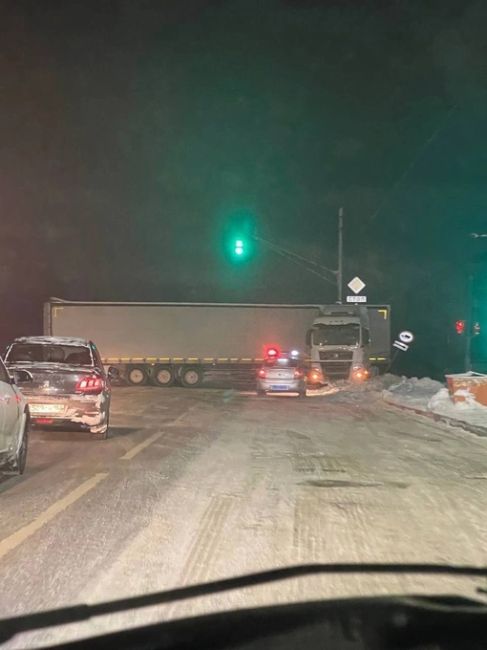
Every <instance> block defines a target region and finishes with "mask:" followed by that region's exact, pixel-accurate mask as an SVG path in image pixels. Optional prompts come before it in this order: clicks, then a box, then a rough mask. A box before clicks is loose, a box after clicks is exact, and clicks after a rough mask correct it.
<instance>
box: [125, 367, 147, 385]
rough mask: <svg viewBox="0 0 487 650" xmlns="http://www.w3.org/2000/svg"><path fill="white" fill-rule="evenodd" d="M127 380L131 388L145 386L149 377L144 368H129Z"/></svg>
mask: <svg viewBox="0 0 487 650" xmlns="http://www.w3.org/2000/svg"><path fill="white" fill-rule="evenodd" d="M127 379H128V382H129V384H132V386H145V385H146V384H147V382H148V380H149V377H148V375H147V370H146V368H145V367H144V366H131V367H130V368H129V371H128V372H127Z"/></svg>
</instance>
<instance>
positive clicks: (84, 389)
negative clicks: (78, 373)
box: [75, 375, 105, 395]
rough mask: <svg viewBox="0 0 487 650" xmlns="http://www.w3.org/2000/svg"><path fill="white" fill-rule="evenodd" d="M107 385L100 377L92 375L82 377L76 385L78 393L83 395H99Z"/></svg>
mask: <svg viewBox="0 0 487 650" xmlns="http://www.w3.org/2000/svg"><path fill="white" fill-rule="evenodd" d="M104 387H105V384H104V382H103V379H102V378H101V377H98V375H90V376H88V377H82V378H81V379H80V380H79V381H78V383H77V384H76V389H75V392H76V393H81V394H82V395H99V394H100V393H101V392H102V391H103V388H104Z"/></svg>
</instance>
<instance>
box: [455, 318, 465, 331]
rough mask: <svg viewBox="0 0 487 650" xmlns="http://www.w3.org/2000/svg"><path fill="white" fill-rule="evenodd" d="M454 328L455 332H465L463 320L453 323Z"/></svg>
mask: <svg viewBox="0 0 487 650" xmlns="http://www.w3.org/2000/svg"><path fill="white" fill-rule="evenodd" d="M455 330H456V332H457V334H464V333H465V321H464V320H457V321H456V323H455Z"/></svg>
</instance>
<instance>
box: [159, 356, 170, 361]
mask: <svg viewBox="0 0 487 650" xmlns="http://www.w3.org/2000/svg"><path fill="white" fill-rule="evenodd" d="M157 360H158V361H170V357H157Z"/></svg>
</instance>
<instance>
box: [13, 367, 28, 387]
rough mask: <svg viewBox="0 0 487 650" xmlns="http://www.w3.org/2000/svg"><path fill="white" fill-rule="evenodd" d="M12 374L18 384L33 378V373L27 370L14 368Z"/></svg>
mask: <svg viewBox="0 0 487 650" xmlns="http://www.w3.org/2000/svg"><path fill="white" fill-rule="evenodd" d="M12 375H13V376H12V379H13V380H14V382H15V383H16V384H24V383H25V382H28V381H32V380H33V377H32V375H31V374H30V372H28V371H27V370H14V371H13V373H12Z"/></svg>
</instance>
